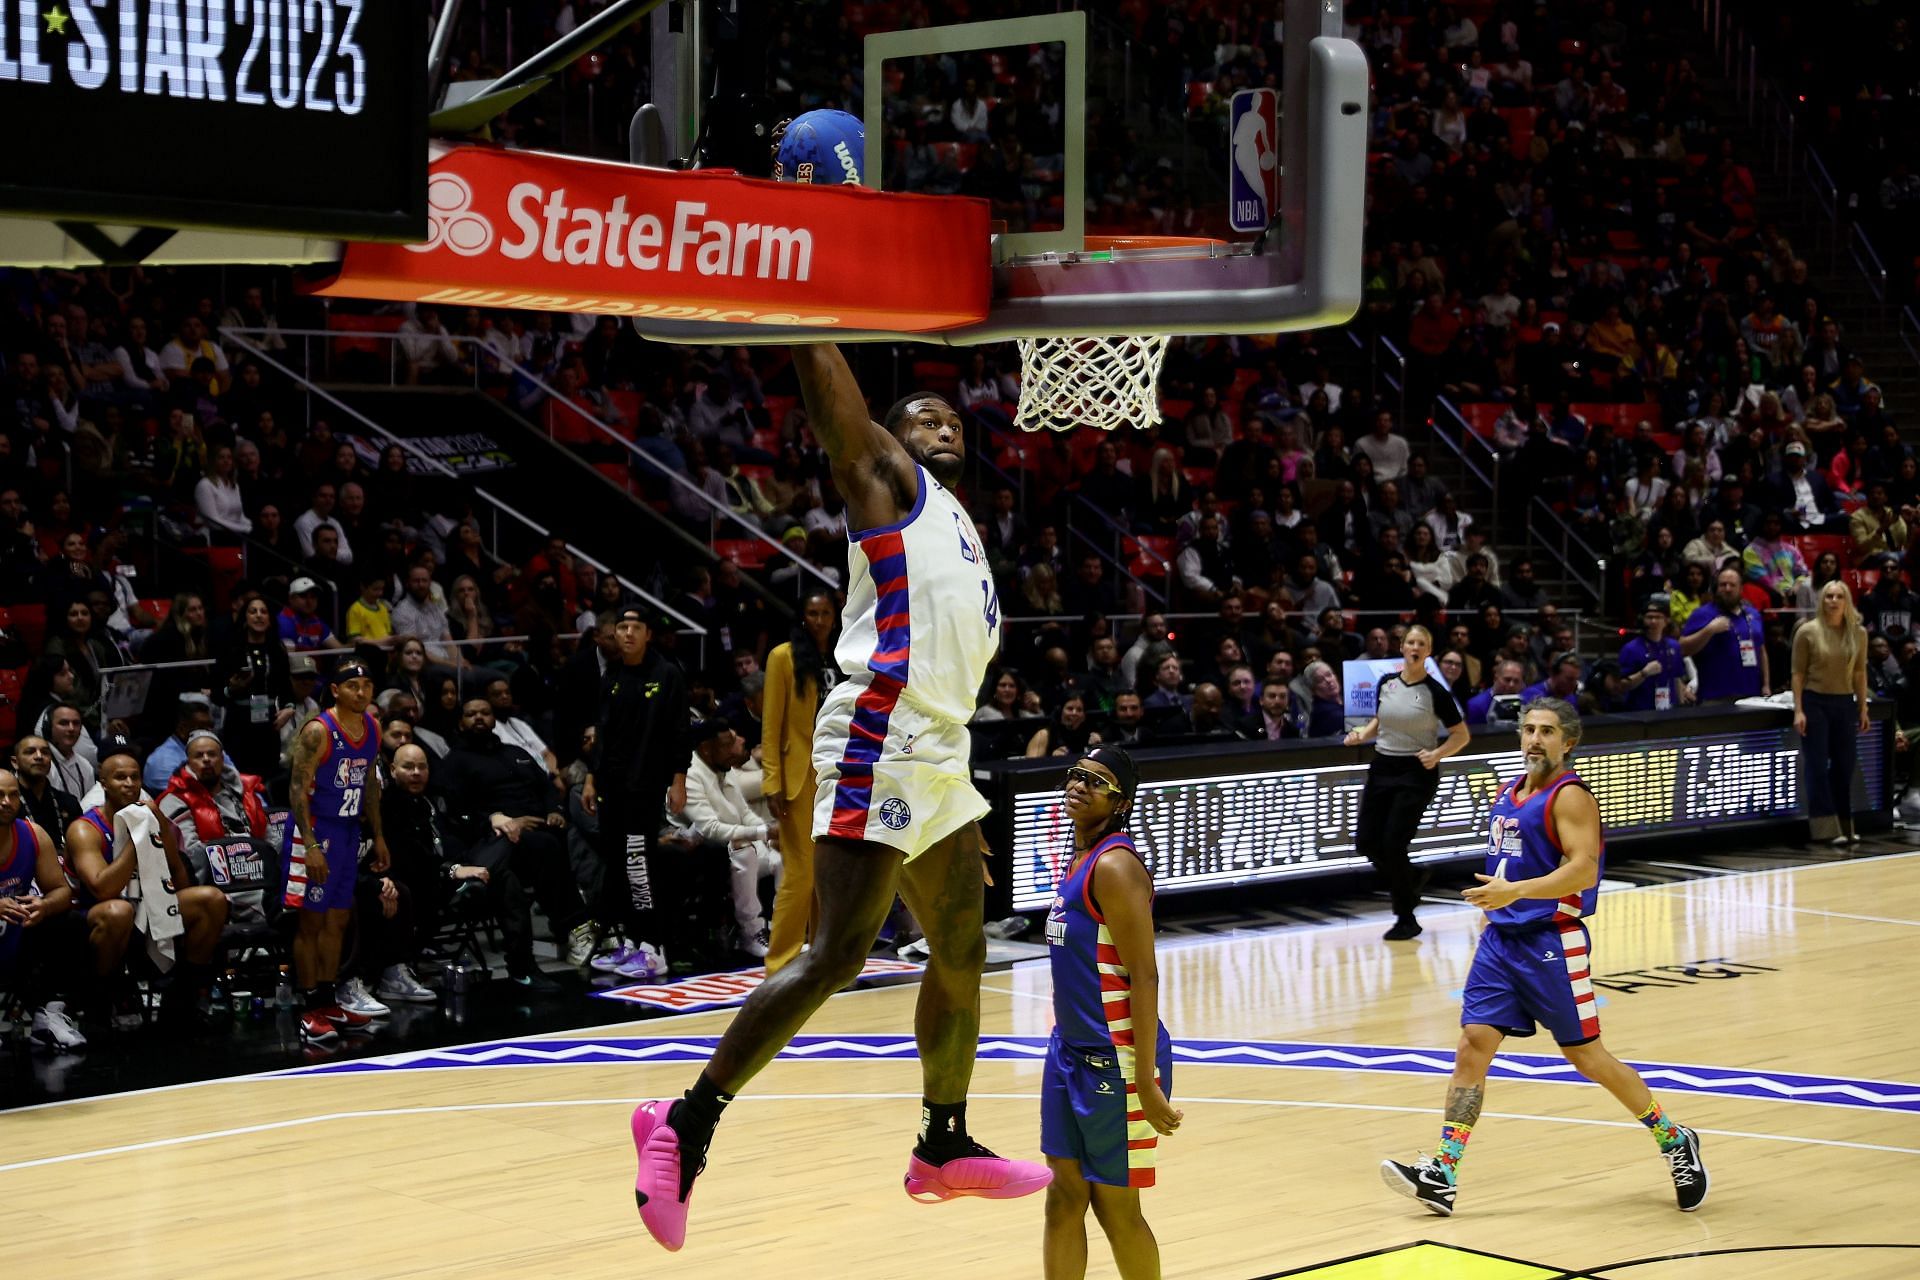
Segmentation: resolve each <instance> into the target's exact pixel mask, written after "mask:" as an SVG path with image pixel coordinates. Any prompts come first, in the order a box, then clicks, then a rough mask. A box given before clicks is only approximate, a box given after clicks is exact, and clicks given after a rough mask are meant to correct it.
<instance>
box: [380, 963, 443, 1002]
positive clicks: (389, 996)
mask: <svg viewBox="0 0 1920 1280" xmlns="http://www.w3.org/2000/svg"><path fill="white" fill-rule="evenodd" d="M376 991H377V993H378V994H379V996H380V998H381V999H382V1000H394V1001H398V1002H399V1003H401V1004H432V1003H433V1002H434V1001H436V1000H438V999H439V998H440V997H439V996H437V995H435V994H434V993H433V992H432V991H430V990H429V989H427V988H426V987H425V986H423V985H421V982H420V979H418V978H416V977H414V976H413V970H412V969H409V968H408V967H407V966H406V965H404V964H391V965H388V966H387V969H386V972H385V973H382V974H381V975H380V985H379V987H378V988H376Z"/></svg>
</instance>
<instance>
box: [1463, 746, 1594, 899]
mask: <svg viewBox="0 0 1920 1280" xmlns="http://www.w3.org/2000/svg"><path fill="white" fill-rule="evenodd" d="M1524 781H1526V779H1525V778H1524V777H1522V778H1516V779H1514V780H1513V781H1512V782H1509V783H1508V784H1507V785H1506V786H1504V787H1502V788H1501V789H1500V796H1499V798H1498V799H1496V800H1495V801H1494V802H1493V812H1492V819H1491V822H1490V824H1489V827H1488V833H1487V868H1486V874H1488V875H1490V876H1491V875H1496V874H1500V875H1504V876H1505V877H1506V878H1507V879H1508V880H1532V879H1536V878H1538V877H1540V876H1544V875H1551V874H1552V873H1553V872H1555V871H1557V870H1559V868H1560V861H1561V858H1562V857H1563V856H1564V855H1563V854H1562V853H1561V850H1560V834H1559V832H1558V831H1556V830H1555V829H1554V825H1553V801H1554V798H1555V797H1556V796H1558V795H1559V794H1560V790H1561V788H1563V787H1569V786H1572V787H1579V788H1580V789H1581V790H1582V791H1589V792H1590V791H1591V788H1589V787H1588V786H1587V784H1586V783H1585V782H1583V781H1581V779H1580V775H1579V774H1577V773H1575V772H1573V770H1571V769H1569V770H1567V771H1566V772H1564V773H1562V774H1561V775H1560V776H1559V777H1558V778H1555V779H1554V780H1553V781H1552V782H1550V783H1548V784H1547V785H1546V786H1545V787H1542V788H1541V789H1540V790H1538V791H1536V792H1534V793H1533V794H1532V795H1530V796H1528V797H1527V798H1526V799H1525V800H1524V801H1522V800H1516V799H1515V798H1514V797H1515V793H1516V792H1518V791H1519V790H1520V784H1521V783H1522V782H1524ZM1606 858H1607V844H1606V833H1605V832H1604V831H1602V833H1601V840H1600V865H1601V867H1602V868H1603V869H1604V868H1605V866H1606ZM1599 897H1600V886H1599V885H1598V884H1597V883H1596V884H1595V885H1594V886H1593V887H1592V888H1591V889H1588V890H1586V891H1585V892H1582V893H1570V894H1568V895H1567V896H1566V897H1564V898H1560V899H1558V900H1555V899H1549V898H1521V899H1519V900H1518V901H1516V902H1513V903H1511V904H1510V905H1508V906H1504V907H1501V908H1500V909H1499V910H1497V911H1489V912H1488V913H1487V918H1488V919H1489V920H1491V921H1492V922H1493V923H1495V924H1498V925H1506V926H1507V927H1509V928H1515V927H1526V926H1531V925H1542V924H1551V923H1555V922H1557V921H1562V920H1581V919H1584V918H1586V917H1587V916H1590V915H1592V914H1593V908H1594V905H1595V903H1596V902H1597V901H1598V900H1599Z"/></svg>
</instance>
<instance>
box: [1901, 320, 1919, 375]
mask: <svg viewBox="0 0 1920 1280" xmlns="http://www.w3.org/2000/svg"><path fill="white" fill-rule="evenodd" d="M1899 333H1900V341H1901V342H1902V343H1903V344H1904V345H1905V346H1906V348H1907V354H1908V355H1910V356H1912V357H1913V361H1914V363H1915V364H1920V315H1916V314H1915V313H1914V310H1913V308H1912V307H1902V308H1900V319H1899Z"/></svg>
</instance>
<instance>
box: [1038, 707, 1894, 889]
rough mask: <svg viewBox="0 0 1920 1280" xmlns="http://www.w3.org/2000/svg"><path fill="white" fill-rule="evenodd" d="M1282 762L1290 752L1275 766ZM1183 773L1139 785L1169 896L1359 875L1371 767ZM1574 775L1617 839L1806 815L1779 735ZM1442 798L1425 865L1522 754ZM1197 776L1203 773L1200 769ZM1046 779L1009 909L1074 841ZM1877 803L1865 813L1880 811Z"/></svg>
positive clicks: (1447, 769) (1222, 761)
mask: <svg viewBox="0 0 1920 1280" xmlns="http://www.w3.org/2000/svg"><path fill="white" fill-rule="evenodd" d="M1884 743H1885V735H1884V734H1883V732H1882V729H1881V726H1880V725H1879V724H1877V723H1876V724H1875V726H1874V728H1873V730H1872V731H1871V732H1869V733H1867V734H1865V735H1862V737H1861V739H1860V765H1861V776H1862V783H1863V784H1864V788H1865V796H1866V797H1870V798H1871V797H1881V796H1883V795H1884V794H1885V781H1884V778H1885V746H1884ZM1278 758H1279V759H1280V760H1281V761H1284V760H1285V759H1286V756H1285V755H1284V754H1281V755H1279V757H1278ZM1194 763H1195V764H1196V765H1197V766H1200V767H1199V768H1196V769H1194V770H1191V771H1189V772H1187V773H1186V774H1185V775H1184V776H1179V777H1169V778H1164V779H1159V780H1156V781H1151V782H1145V781H1143V782H1142V783H1141V784H1140V789H1139V791H1138V793H1137V794H1136V796H1135V799H1134V806H1133V816H1132V819H1131V820H1130V821H1129V822H1128V824H1127V825H1128V829H1129V830H1130V831H1132V833H1133V838H1134V842H1135V843H1136V844H1137V845H1138V846H1139V849H1140V852H1141V854H1142V855H1144V856H1145V858H1146V861H1147V865H1148V867H1149V868H1150V869H1151V870H1152V872H1153V878H1154V891H1155V892H1156V893H1157V894H1160V895H1162V896H1164V895H1167V894H1176V893H1192V892H1196V891H1199V890H1205V889H1223V888H1228V887H1232V886H1238V885H1247V884H1265V883H1271V882H1273V881H1277V880H1285V879H1289V878H1291V877H1295V876H1303V875H1321V874H1325V873H1327V872H1330V871H1346V870H1357V869H1359V868H1362V867H1365V866H1366V865H1367V860H1366V859H1365V858H1364V857H1362V856H1361V855H1360V854H1359V853H1358V852H1357V851H1356V850H1355V848H1354V842H1353V835H1354V828H1355V825H1356V823H1357V820H1358V818H1359V814H1360V792H1361V788H1362V787H1363V786H1364V785H1365V784H1366V780H1367V769H1366V766H1364V765H1332V766H1323V767H1314V768H1284V767H1269V768H1260V767H1247V766H1258V765H1259V763H1260V757H1259V756H1247V755H1239V756H1231V757H1228V756H1215V757H1212V758H1211V759H1201V760H1196V761H1195V762H1194ZM1575 765H1576V767H1577V768H1578V770H1579V772H1580V776H1581V777H1582V778H1584V779H1585V780H1586V781H1587V782H1588V784H1589V785H1590V786H1592V788H1593V792H1594V795H1595V796H1596V797H1597V798H1598V799H1599V802H1600V816H1601V820H1602V821H1603V822H1604V823H1605V824H1606V829H1607V837H1608V839H1609V840H1619V839H1622V838H1630V837H1633V836H1652V835H1661V834H1670V833H1673V832H1678V831H1684V830H1687V829H1689V828H1699V827H1705V826H1711V825H1713V824H1715V823H1721V822H1724V823H1728V824H1741V823H1752V822H1765V821H1774V820H1783V819H1784V820H1791V819H1794V818H1803V817H1805V816H1806V806H1805V797H1804V795H1803V794H1802V791H1801V787H1800V753H1799V750H1798V746H1797V743H1796V742H1795V741H1794V739H1793V738H1792V736H1791V735H1790V734H1785V733H1782V732H1781V731H1779V730H1760V731H1752V732H1729V733H1720V734H1702V735H1691V736H1680V737H1672V738H1661V739H1657V740H1640V741H1632V742H1616V743H1595V744H1593V745H1591V746H1587V745H1583V746H1582V747H1581V748H1580V751H1579V753H1578V757H1577V759H1576V761H1575ZM1440 769H1441V776H1440V790H1439V793H1438V794H1437V795H1436V796H1435V797H1434V801H1433V804H1432V806H1431V807H1430V808H1429V809H1428V810H1427V813H1426V817H1425V818H1424V820H1423V821H1422V822H1421V824H1420V831H1419V834H1418V835H1417V836H1416V837H1415V838H1414V842H1413V850H1412V852H1413V856H1414V858H1415V859H1416V860H1441V859H1447V858H1468V857H1479V856H1481V853H1482V851H1483V850H1484V848H1485V845H1486V831H1487V810H1488V809H1489V807H1491V805H1492V804H1493V801H1494V798H1495V797H1496V796H1497V795H1498V794H1499V791H1500V788H1501V787H1502V786H1504V785H1505V784H1506V783H1507V782H1509V781H1511V780H1512V779H1513V778H1516V777H1518V776H1519V775H1520V774H1521V773H1522V772H1523V770H1524V766H1523V764H1522V762H1521V758H1520V753H1519V751H1518V750H1517V743H1516V749H1514V750H1508V751H1501V752H1496V753H1492V754H1487V755H1460V756H1455V757H1453V758H1452V759H1450V760H1447V761H1444V762H1443V763H1442V764H1441V766H1440ZM1202 770H1205V771H1204V772H1203V771H1202ZM1059 787H1060V780H1059V778H1058V776H1057V775H1055V774H1052V773H1048V772H1036V773H1027V774H1023V775H1021V776H1019V777H1017V778H1015V779H1013V780H1012V783H1011V787H1010V790H1011V792H1012V800H1011V804H1012V829H1013V839H1012V850H1013V853H1012V861H1013V865H1012V897H1013V901H1012V906H1013V909H1014V910H1016V911H1043V910H1045V909H1046V908H1047V907H1048V905H1049V904H1050V903H1051V902H1052V901H1053V886H1054V884H1055V883H1056V881H1057V880H1058V877H1059V871H1060V868H1061V866H1063V865H1064V863H1065V861H1066V858H1067V856H1068V854H1069V852H1070V850H1071V845H1072V834H1073V833H1072V828H1071V824H1070V823H1069V822H1068V821H1067V819H1066V816H1065V814H1064V813H1063V812H1062V811H1061V808H1060V790H1059ZM1883 803H1884V801H1883V800H1880V799H1869V800H1867V801H1866V802H1865V803H1863V804H1862V805H1861V806H1860V807H1862V808H1874V807H1878V806H1879V805H1881V804H1883Z"/></svg>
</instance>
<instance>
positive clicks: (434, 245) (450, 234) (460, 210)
mask: <svg viewBox="0 0 1920 1280" xmlns="http://www.w3.org/2000/svg"><path fill="white" fill-rule="evenodd" d="M427 227H428V230H427V238H426V240H425V241H423V242H422V243H420V244H410V245H408V246H407V248H409V249H411V250H413V251H414V252H415V253H431V252H433V251H434V250H435V249H438V248H439V247H440V246H441V245H443V244H444V245H445V246H446V247H447V248H449V249H451V250H453V251H454V252H455V253H457V254H459V255H460V256H461V257H463V258H473V257H478V256H479V255H480V254H483V253H485V252H486V251H487V250H488V249H491V248H492V247H493V224H492V223H491V222H488V221H487V220H486V219H485V218H484V217H482V216H481V215H479V214H477V213H475V212H474V211H473V187H472V186H471V185H470V184H469V183H468V182H467V180H466V179H465V178H463V177H461V176H460V175H459V174H457V173H436V174H434V175H433V176H432V177H431V178H429V179H428V180H427Z"/></svg>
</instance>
